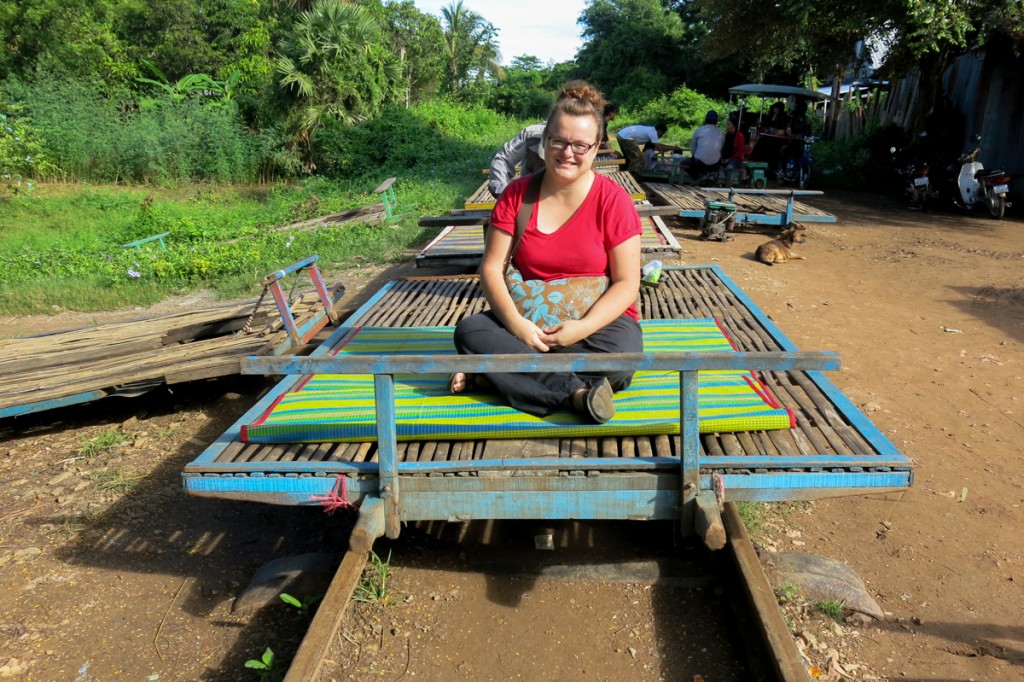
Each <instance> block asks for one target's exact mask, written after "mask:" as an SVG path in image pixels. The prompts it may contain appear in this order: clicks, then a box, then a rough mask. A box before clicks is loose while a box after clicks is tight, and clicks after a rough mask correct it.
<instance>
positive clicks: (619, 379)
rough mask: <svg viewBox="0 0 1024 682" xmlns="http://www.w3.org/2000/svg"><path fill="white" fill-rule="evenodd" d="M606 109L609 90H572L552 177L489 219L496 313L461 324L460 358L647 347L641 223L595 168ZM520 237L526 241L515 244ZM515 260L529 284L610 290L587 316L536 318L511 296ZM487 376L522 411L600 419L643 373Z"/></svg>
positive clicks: (566, 96)
mask: <svg viewBox="0 0 1024 682" xmlns="http://www.w3.org/2000/svg"><path fill="white" fill-rule="evenodd" d="M603 107H604V97H603V96H602V95H601V93H600V92H598V91H597V90H595V89H594V88H593V87H592V86H590V85H589V84H587V83H585V82H583V81H571V82H569V83H567V84H566V85H565V87H564V88H562V91H561V93H560V94H559V97H558V100H557V101H556V102H555V105H554V106H553V107H552V108H551V113H550V114H549V116H548V121H547V126H546V129H545V131H544V135H545V137H544V148H545V161H546V168H545V170H544V172H543V174H537V175H534V176H532V177H531V178H523V179H519V180H516V181H514V182H512V184H510V185H509V186H508V189H507V190H506V191H505V192H504V193H503V194H502V195H501V198H500V199H498V203H497V204H496V205H495V207H494V211H493V212H492V213H491V220H490V225H489V226H488V227H487V234H486V236H485V238H484V256H483V261H482V263H481V265H480V286H481V288H482V289H483V292H484V296H485V298H486V299H487V303H488V310H486V311H484V312H480V313H476V314H475V315H471V316H469V317H466V318H463V319H462V320H460V321H459V323H458V324H457V325H456V327H455V339H454V340H455V348H456V349H457V350H458V352H459V353H461V354H464V355H471V354H494V353H501V354H504V353H518V354H539V353H640V352H643V334H642V332H641V330H640V324H639V322H638V319H639V317H638V313H637V305H636V304H637V297H638V295H639V292H640V232H641V229H640V218H639V216H638V215H637V212H636V208H635V207H634V206H633V200H632V199H630V197H629V195H628V194H627V193H626V190H624V189H622V187H620V186H619V185H618V184H617V183H616V182H615V181H613V180H611V179H609V178H607V177H605V176H604V175H600V174H598V173H595V172H594V171H593V170H592V166H593V163H594V157H595V156H597V147H598V145H599V144H600V143H601V128H602V123H603V118H604V116H603ZM534 192H536V193H537V195H536V197H535V198H534V197H533V193H534ZM524 205H525V208H524ZM520 211H522V213H523V215H522V217H520V215H519V214H520ZM519 225H522V227H523V228H524V230H523V231H522V232H520V231H519V230H518V229H517V227H518V226H519ZM517 233H518V234H521V240H520V241H518V242H515V237H514V236H515V235H516V234H517ZM509 265H511V266H512V267H514V268H515V269H517V270H518V271H519V272H520V273H521V275H522V278H523V279H524V280H544V281H546V282H551V281H552V280H557V279H561V278H576V277H587V278H598V277H605V278H607V280H606V285H607V288H606V289H603V293H600V294H598V295H597V297H596V299H595V300H594V301H593V304H592V305H591V306H590V307H589V308H588V309H586V310H577V311H576V313H577V314H578V318H574V316H572V315H566V316H564V317H559V318H556V319H555V320H554V323H549V322H547V321H546V320H543V321H541V322H540V323H538V322H535V321H533V320H534V318H532V317H527V316H526V311H525V310H523V309H522V308H520V307H519V306H517V304H516V302H515V300H513V297H512V293H511V289H510V287H509V283H508V280H507V279H506V272H507V267H508V266H509ZM543 307H544V308H545V309H547V305H545V306H543ZM486 377H487V379H488V381H487V383H486V385H487V386H489V387H490V388H492V389H493V390H495V391H496V392H497V393H499V394H501V395H502V396H503V397H504V398H505V400H506V402H507V403H508V404H509V405H510V406H511V407H513V408H515V409H517V410H521V411H522V412H526V413H528V414H533V415H537V416H545V415H548V414H551V413H553V412H557V411H561V410H566V409H568V410H572V411H574V412H577V413H579V414H580V415H582V416H583V417H584V418H585V419H587V420H589V421H592V422H596V423H602V422H606V421H608V420H609V419H611V418H612V416H613V415H614V413H615V406H614V403H613V401H612V394H613V392H615V391H621V390H624V389H626V388H627V387H628V386H629V385H630V382H631V381H632V378H633V371H632V370H630V369H624V370H615V371H601V372H585V373H584V372H571V371H564V372H562V371H560V372H541V373H517V372H498V373H490V374H487V375H486ZM478 379H479V378H478V377H476V376H474V375H472V374H467V373H465V372H456V373H454V374H453V375H452V377H451V382H450V384H449V388H450V390H451V391H452V393H462V392H464V391H467V390H470V389H473V388H475V387H477V386H478V383H477V382H478Z"/></svg>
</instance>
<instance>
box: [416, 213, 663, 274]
mask: <svg viewBox="0 0 1024 682" xmlns="http://www.w3.org/2000/svg"><path fill="white" fill-rule="evenodd" d="M640 221H641V226H642V229H643V232H642V233H641V235H640V253H641V256H642V257H643V259H644V261H650V260H655V259H662V260H672V259H675V258H678V257H679V254H680V253H681V252H682V247H681V246H680V245H679V241H678V240H677V239H676V238H675V235H673V234H672V231H671V230H670V229H669V228H668V226H666V225H665V221H664V220H663V219H662V218H661V217H660V216H648V217H645V218H641V219H640ZM483 255H484V237H483V227H482V226H480V225H448V226H446V227H444V228H443V229H442V230H441V232H439V233H438V235H437V236H436V237H434V239H432V240H431V241H430V243H429V244H427V245H426V246H425V247H423V249H422V250H421V251H420V252H419V253H418V254H417V255H416V267H417V268H448V267H462V268H476V267H478V266H479V265H480V260H481V259H482V258H483Z"/></svg>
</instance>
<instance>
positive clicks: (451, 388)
mask: <svg viewBox="0 0 1024 682" xmlns="http://www.w3.org/2000/svg"><path fill="white" fill-rule="evenodd" d="M472 383H473V380H472V375H469V374H466V373H465V372H455V373H454V374H452V376H451V378H450V379H448V392H449V393H451V394H452V395H458V394H459V393H465V392H466V391H467V390H469V388H470V385H471V384H472Z"/></svg>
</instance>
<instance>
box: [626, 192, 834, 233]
mask: <svg viewBox="0 0 1024 682" xmlns="http://www.w3.org/2000/svg"><path fill="white" fill-rule="evenodd" d="M643 186H644V188H645V189H646V190H647V191H648V192H649V193H650V194H651V199H652V200H653V201H655V202H656V203H660V204H665V205H669V206H673V207H675V208H676V209H678V211H679V213H678V215H679V216H680V217H683V218H696V219H700V218H703V217H704V216H705V215H706V213H707V211H708V202H712V201H716V202H729V203H731V204H733V205H734V206H735V211H736V215H735V222H736V223H737V224H739V225H742V224H746V223H753V224H757V225H772V226H778V227H785V226H787V225H789V224H790V223H794V222H796V223H834V222H836V217H835V216H834V215H832V214H831V213H828V212H827V211H822V210H821V209H817V208H814V207H813V206H810V205H808V204H805V203H804V202H802V201H797V200H796V197H807V196H815V195H821V192H820V191H816V190H788V189H760V190H757V189H740V188H728V187H695V186H692V185H674V184H669V183H662V182H645V183H643Z"/></svg>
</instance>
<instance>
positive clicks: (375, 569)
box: [352, 551, 391, 605]
mask: <svg viewBox="0 0 1024 682" xmlns="http://www.w3.org/2000/svg"><path fill="white" fill-rule="evenodd" d="M390 579H391V552H390V551H389V552H388V558H387V559H381V558H380V557H379V556H377V553H376V552H370V564H369V566H367V567H366V570H365V571H363V577H362V579H361V580H360V581H359V584H358V585H356V591H355V594H354V595H353V596H352V598H353V599H355V600H356V601H361V602H365V603H367V604H381V605H386V604H387V603H388V601H389V600H390V598H391V594H390V592H388V581H389V580H390Z"/></svg>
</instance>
